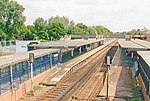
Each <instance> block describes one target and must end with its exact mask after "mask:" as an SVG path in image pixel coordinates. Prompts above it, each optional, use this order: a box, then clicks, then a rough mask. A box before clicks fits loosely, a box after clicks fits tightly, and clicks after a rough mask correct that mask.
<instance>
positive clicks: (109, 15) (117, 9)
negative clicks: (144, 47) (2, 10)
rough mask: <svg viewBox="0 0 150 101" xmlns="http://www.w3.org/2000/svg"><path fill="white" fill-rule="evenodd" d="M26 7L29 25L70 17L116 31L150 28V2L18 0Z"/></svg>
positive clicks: (125, 0)
mask: <svg viewBox="0 0 150 101" xmlns="http://www.w3.org/2000/svg"><path fill="white" fill-rule="evenodd" d="M15 1H18V2H19V3H20V4H21V5H23V7H24V8H25V11H24V15H25V16H26V18H27V19H26V24H27V25H28V24H32V23H33V22H34V20H35V19H36V18H38V17H43V18H44V19H48V18H50V17H51V16H57V15H58V16H66V17H68V18H69V19H70V20H74V22H75V23H79V22H82V23H84V24H86V25H103V26H105V27H107V28H109V29H110V30H112V31H128V30H131V29H133V28H143V27H147V28H150V0H15Z"/></svg>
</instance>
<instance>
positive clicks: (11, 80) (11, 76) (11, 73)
mask: <svg viewBox="0 0 150 101" xmlns="http://www.w3.org/2000/svg"><path fill="white" fill-rule="evenodd" d="M9 73H10V88H11V89H12V82H13V72H12V65H10V67H9Z"/></svg>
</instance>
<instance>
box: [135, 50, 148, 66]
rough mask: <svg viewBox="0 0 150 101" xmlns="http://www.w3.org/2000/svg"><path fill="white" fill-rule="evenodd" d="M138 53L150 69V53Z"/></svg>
mask: <svg viewBox="0 0 150 101" xmlns="http://www.w3.org/2000/svg"><path fill="white" fill-rule="evenodd" d="M137 53H138V54H139V55H140V56H141V57H142V58H143V59H144V60H145V62H146V63H147V64H148V66H149V67H150V51H138V52H137Z"/></svg>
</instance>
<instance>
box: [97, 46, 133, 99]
mask: <svg viewBox="0 0 150 101" xmlns="http://www.w3.org/2000/svg"><path fill="white" fill-rule="evenodd" d="M121 60H122V54H121V48H120V47H119V48H118V49H117V51H116V53H115V55H114V58H113V60H112V65H111V66H110V70H108V97H109V100H110V101H111V100H114V101H125V100H124V99H123V97H125V96H129V97H132V96H133V95H132V88H131V79H130V75H129V73H128V72H129V69H128V68H127V67H125V66H123V65H122V64H120V61H121ZM106 95H107V80H106V79H105V83H104V87H103V88H102V90H101V92H100V93H99V95H98V96H99V97H100V98H103V99H104V98H105V97H106Z"/></svg>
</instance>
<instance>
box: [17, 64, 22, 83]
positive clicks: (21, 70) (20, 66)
mask: <svg viewBox="0 0 150 101" xmlns="http://www.w3.org/2000/svg"><path fill="white" fill-rule="evenodd" d="M18 65H19V80H20V84H21V83H22V82H21V72H22V70H21V63H19V64H18Z"/></svg>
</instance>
